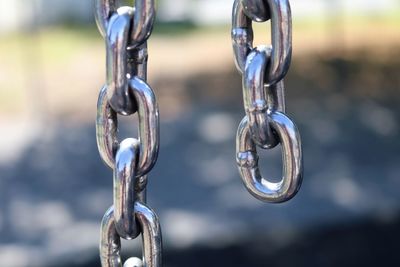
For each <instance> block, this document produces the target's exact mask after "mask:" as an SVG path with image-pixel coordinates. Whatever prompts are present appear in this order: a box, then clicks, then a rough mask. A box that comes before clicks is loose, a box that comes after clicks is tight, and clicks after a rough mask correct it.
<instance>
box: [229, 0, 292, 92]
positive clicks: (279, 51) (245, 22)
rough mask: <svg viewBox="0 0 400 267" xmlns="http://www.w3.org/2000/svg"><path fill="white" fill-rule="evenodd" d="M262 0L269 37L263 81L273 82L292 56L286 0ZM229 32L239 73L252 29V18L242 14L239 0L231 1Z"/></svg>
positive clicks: (249, 46)
mask: <svg viewBox="0 0 400 267" xmlns="http://www.w3.org/2000/svg"><path fill="white" fill-rule="evenodd" d="M259 1H260V2H263V1H262V0H259ZM266 3H267V4H268V7H269V10H270V15H271V41H272V53H271V62H270V64H269V67H268V79H267V80H266V84H267V85H273V84H275V83H277V82H279V81H280V80H281V79H282V78H283V77H284V76H285V75H286V73H287V71H288V69H289V65H290V61H291V56H292V20H291V10H290V5H289V1H288V0H266ZM260 5H261V4H260ZM251 17H253V18H254V17H257V15H253V16H251ZM231 35H232V44H233V51H234V55H235V62H236V66H237V67H238V69H239V71H240V73H243V72H244V67H245V62H246V57H247V55H248V53H249V52H250V51H251V50H252V49H253V44H252V43H253V38H252V36H253V30H252V21H251V19H250V18H249V17H247V16H246V12H245V10H244V7H243V5H242V2H241V0H235V2H234V5H233V11H232V32H231Z"/></svg>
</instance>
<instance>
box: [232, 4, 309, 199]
mask: <svg viewBox="0 0 400 267" xmlns="http://www.w3.org/2000/svg"><path fill="white" fill-rule="evenodd" d="M269 19H270V20H271V41H272V45H270V46H264V45H261V46H257V47H253V29H252V21H255V22H265V21H267V20H269ZM232 44H233V51H234V55H235V63H236V67H237V69H238V71H239V72H240V73H241V74H242V87H243V103H244V109H245V113H246V116H245V117H244V118H243V120H242V121H241V123H240V125H239V128H238V131H237V136H236V162H237V165H238V168H239V172H240V175H241V177H242V180H243V183H244V185H245V187H246V188H247V190H248V191H249V192H250V194H252V195H253V196H254V197H256V198H257V199H260V200H262V201H266V202H273V203H279V202H284V201H287V200H289V199H291V198H292V197H294V196H295V195H296V193H297V192H298V190H299V189H300V186H301V182H302V179H303V158H302V151H301V140H300V134H299V131H298V129H297V127H296V125H295V124H294V123H293V121H292V120H291V119H290V118H289V117H288V116H287V115H286V114H285V99H284V83H283V78H284V77H285V75H286V73H287V71H288V69H289V65H290V61H291V54H292V24H291V11H290V5H289V1H288V0H235V2H234V4H233V11H232ZM278 144H281V147H282V161H283V175H282V179H281V181H280V182H277V183H274V182H270V181H268V180H267V179H264V178H263V177H262V176H261V174H260V169H259V166H258V155H257V146H258V147H261V148H263V149H271V148H273V147H275V146H276V145H278Z"/></svg>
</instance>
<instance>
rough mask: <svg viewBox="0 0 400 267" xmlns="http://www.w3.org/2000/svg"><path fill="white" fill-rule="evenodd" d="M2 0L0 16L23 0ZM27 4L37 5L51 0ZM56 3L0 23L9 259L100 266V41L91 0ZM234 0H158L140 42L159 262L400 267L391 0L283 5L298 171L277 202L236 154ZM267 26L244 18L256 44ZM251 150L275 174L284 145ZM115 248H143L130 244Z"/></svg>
mask: <svg viewBox="0 0 400 267" xmlns="http://www.w3.org/2000/svg"><path fill="white" fill-rule="evenodd" d="M6 2H7V1H1V0H0V14H3V13H5V12H4V10H5V9H4V8H5V7H7V8H11V6H12V5H17V4H16V3H19V1H15V2H13V4H9V5H8V6H6ZM8 2H9V1H8ZM33 2H34V3H36V6H34V8H35V9H34V10H36V11H34V12H39V13H38V14H47V13H42V12H44V11H43V6H45V5H44V3H45V2H46V1H33ZM47 2H50V1H47ZM66 2H67V1H62V0H58V1H54V2H52V3H53V5H54V6H56V7H57V8H58V9H60V10H61V11H62V10H63V7H64V10H66V11H65V12H61V13H60V15H59V16H55V15H54V14H56V13H54V14H52V15H51V16H50V17H51V18H54V19H50V18H48V19H47V20H42V19H40V18H41V17H43V16H44V15H40V16H38V15H36V16H34V15H33V17H32V18H34V19H33V20H31V21H30V22H36V24H29V23H25V24H24V23H22V24H21V25H19V24H18V25H17V24H15V25H14V24H12V23H11V24H9V25H11V26H9V27H6V26H4V25H8V24H6V22H7V21H6V19H5V17H7V16H8V17H11V18H10V20H9V21H13V20H12V14H13V13H12V12H8V13H12V14H11V15H10V14H9V15H7V16H5V15H4V16H3V22H2V23H1V20H0V24H1V25H2V26H0V27H2V28H1V31H0V32H1V34H0V58H1V61H0V123H1V125H2V129H3V130H2V138H0V139H1V140H0V142H1V143H0V147H1V148H2V149H1V151H2V152H1V153H0V266H4V267H28V266H48V267H63V266H74V267H78V266H79V267H84V266H86V267H89V266H100V261H99V256H98V249H97V247H98V241H99V233H100V221H101V218H102V216H103V214H104V213H105V211H106V210H107V208H108V207H109V206H110V205H111V204H112V172H111V170H109V169H107V167H106V166H105V165H104V164H103V163H102V162H101V159H100V156H99V155H98V150H97V146H96V140H95V125H94V120H95V116H96V101H97V94H98V92H99V90H100V88H101V86H102V84H103V83H104V80H105V69H104V67H105V66H104V65H105V49H104V44H103V40H102V38H101V36H100V34H99V33H98V32H97V29H96V27H95V25H94V23H93V17H92V15H91V13H90V12H91V9H92V3H90V4H87V3H86V4H77V5H76V6H74V4H69V5H67V4H66ZM73 2H74V3H75V2H76V3H78V2H79V1H73ZM214 2H215V1H214ZM231 2H232V1H221V2H219V3H218V4H215V5H217V6H218V8H215V6H213V1H195V0H194V1H185V0H179V1H178V0H177V1H159V9H160V17H159V20H158V21H157V23H156V25H155V33H154V34H153V35H152V37H151V38H150V40H149V54H150V57H149V72H148V73H149V84H150V85H151V86H152V88H153V89H154V91H155V93H156V96H157V99H158V102H159V108H160V116H161V147H160V154H159V158H158V161H157V164H156V166H155V168H154V169H153V170H152V172H151V174H150V177H149V184H148V203H149V205H150V206H151V207H152V208H153V209H154V210H155V211H156V212H157V214H158V215H159V218H160V222H161V226H162V231H163V241H164V250H163V255H164V266H167V267H173V266H175V267H178V266H187V265H190V266H193V267H196V266H205V265H210V266H238V267H239V266H254V267H257V266H294V265H296V266H400V256H399V255H398V253H397V247H398V245H397V241H398V239H399V238H400V228H399V226H400V225H399V224H400V212H399V211H400V204H399V203H400V194H399V193H400V189H399V186H400V174H399V173H400V165H399V162H400V153H399V152H398V151H400V142H399V141H398V140H399V137H400V125H399V121H400V118H399V116H400V106H399V104H398V103H400V90H399V89H400V88H399V87H400V76H399V75H398V71H399V69H400V49H399V47H400V32H399V26H400V16H399V15H400V3H398V2H397V1H382V2H379V3H376V1H375V2H374V1H364V2H362V1H351V2H352V3H349V2H350V1H347V2H346V1H322V0H321V1H306V0H304V1H291V4H292V12H293V23H294V24H293V38H294V39H293V59H292V64H291V68H290V70H289V73H288V75H287V77H286V78H285V86H286V106H287V113H288V115H289V116H290V117H291V118H292V119H293V120H294V121H295V122H296V123H297V126H298V127H299V130H300V133H301V137H302V144H303V153H304V166H305V173H304V182H303V185H302V188H301V190H300V192H299V193H298V195H297V196H296V197H295V198H294V199H292V200H291V201H289V202H287V203H284V204H279V205H273V204H266V203H262V202H259V201H258V200H256V199H254V198H253V197H251V196H250V195H249V194H248V192H247V191H246V189H245V188H244V186H243V185H242V182H241V179H240V177H239V173H238V171H237V167H236V163H235V135H236V128H237V126H238V124H239V122H240V120H241V118H242V117H243V116H244V111H243V104H242V90H241V76H240V74H239V73H238V72H237V71H236V69H235V67H234V64H233V53H232V49H231V44H230V29H229V18H230V6H231ZM295 2H297V3H295ZM47 4H48V3H47ZM174 5H175V6H176V7H177V8H176V10H175V9H172V10H169V9H171V6H174ZM66 6H68V8H66ZM2 7H3V8H2ZM310 7H312V8H311V9H310ZM355 7H357V8H360V9H359V10H356V9H355ZM75 8H76V9H79V11H76V13H75V11H74V10H75ZM209 8H210V9H212V8H215V10H217V11H218V12H219V13H218V12H216V13H217V15H214V17H213V16H212V12H207V10H209ZM58 9H57V10H58ZM51 10H53V9H51ZM54 10H55V9H54ZM68 10H69V11H68ZM161 10H163V11H161ZM193 10H194V11H196V12H197V13H199V14H207V16H205V18H200V17H201V16H196V15H193V14H194V13H196V12H194V11H193ZM356 11H357V12H356ZM25 12H27V11H25ZM32 12H33V11H32ZM54 12H56V11H54ZM80 12H82V14H84V15H83V16H81V15H79V14H80ZM193 12H194V13H193ZM50 13H51V12H50ZM226 13H228V14H226ZM61 14H63V15H61ZM222 14H223V15H222ZM14 15H15V14H14ZM58 17H59V18H60V20H58V19H57V18H58ZM8 23H10V22H8ZM13 25H14V26H13ZM27 25H28V26H29V27H28V26H27ZM172 33H173V34H172ZM268 35H269V31H265V25H264V24H261V25H255V36H256V44H258V43H266V42H269V38H268ZM119 119H120V127H121V132H120V139H122V138H123V137H125V136H136V125H137V118H136V117H134V118H132V117H119ZM259 153H260V154H261V159H260V162H262V165H261V168H262V171H263V173H264V174H266V175H268V176H272V177H280V175H281V172H282V171H281V168H282V166H281V164H282V163H281V152H280V149H279V148H276V149H273V150H264V151H263V150H261V149H259ZM123 249H124V250H123V252H124V255H125V256H126V257H128V256H133V255H135V256H140V255H141V252H140V242H139V240H137V241H136V240H135V242H131V241H129V242H128V241H126V242H124V243H123Z"/></svg>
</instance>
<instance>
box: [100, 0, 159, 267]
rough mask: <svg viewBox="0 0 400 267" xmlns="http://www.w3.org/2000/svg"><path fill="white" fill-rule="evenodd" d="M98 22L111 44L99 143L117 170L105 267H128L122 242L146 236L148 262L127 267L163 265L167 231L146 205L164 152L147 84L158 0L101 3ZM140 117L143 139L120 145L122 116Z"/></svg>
mask: <svg viewBox="0 0 400 267" xmlns="http://www.w3.org/2000/svg"><path fill="white" fill-rule="evenodd" d="M95 14H96V21H97V25H98V27H99V31H100V33H101V34H102V35H103V36H104V38H105V41H106V69H107V71H106V85H104V87H103V88H102V89H101V91H100V93H99V98H98V102H97V118H96V139H97V146H98V149H99V153H100V156H101V158H102V160H103V161H104V163H105V164H106V165H107V166H108V167H110V168H111V169H113V184H114V186H113V187H114V189H113V192H114V193H113V195H114V200H113V202H114V203H113V206H112V207H111V208H110V209H109V210H108V211H107V212H106V214H105V215H104V217H103V220H102V228H101V240H100V259H101V264H102V266H103V267H117V266H118V267H120V266H121V265H122V261H121V255H120V249H121V242H120V238H124V239H128V240H130V239H134V238H136V237H137V236H138V235H139V234H142V243H143V261H142V260H140V259H138V258H129V259H128V260H127V261H126V262H125V264H124V266H146V267H160V266H161V251H162V244H161V229H160V224H159V221H158V217H157V215H156V214H155V213H154V211H153V210H152V209H150V208H149V207H148V206H147V205H146V204H145V203H146V185H147V174H148V172H149V171H150V170H151V169H152V168H153V166H154V164H155V162H156V160H157V156H158V150H159V138H160V137H159V114H158V106H157V102H156V98H155V95H154V92H153V90H152V89H151V87H150V86H149V85H148V84H147V82H146V79H147V59H148V54H147V38H148V37H149V36H150V34H151V31H152V28H153V23H154V17H155V6H154V0H151V1H149V0H144V1H139V0H137V1H135V7H134V8H133V7H128V6H122V7H117V5H116V1H114V0H96V1H95ZM136 112H137V114H138V120H139V126H138V131H139V133H138V138H137V139H135V138H127V139H125V140H123V141H122V142H120V143H119V141H118V137H117V132H118V114H120V115H130V114H133V113H136Z"/></svg>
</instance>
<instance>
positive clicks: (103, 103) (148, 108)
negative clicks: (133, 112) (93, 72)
mask: <svg viewBox="0 0 400 267" xmlns="http://www.w3.org/2000/svg"><path fill="white" fill-rule="evenodd" d="M128 87H129V90H130V91H131V94H132V95H133V97H134V98H135V99H136V102H137V104H138V118H139V141H140V153H139V162H138V166H137V170H136V177H140V176H143V175H145V174H147V173H148V172H149V171H150V169H151V168H152V167H153V166H154V164H155V162H156V161H157V157H158V150H159V140H160V132H159V114H158V105H157V102H156V98H155V95H154V93H153V90H152V89H151V88H150V87H149V85H148V84H147V83H146V82H144V81H143V80H141V79H140V78H138V77H136V76H135V77H134V78H132V79H130V80H129V86H128ZM117 126H118V120H117V116H116V113H115V112H114V111H113V109H112V108H111V107H110V106H109V104H108V98H107V88H106V87H103V89H102V90H101V92H100V94H99V100H98V104H97V119H96V137H97V146H98V149H99V152H100V155H101V158H102V159H103V161H104V162H105V163H106V164H107V166H109V167H110V168H111V169H113V168H114V155H115V153H116V148H117V147H118V139H117Z"/></svg>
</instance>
